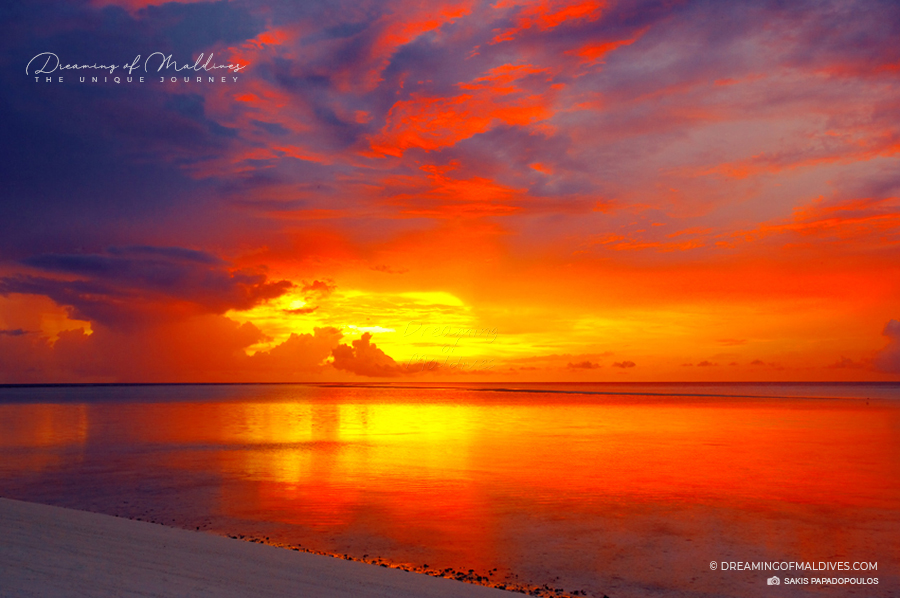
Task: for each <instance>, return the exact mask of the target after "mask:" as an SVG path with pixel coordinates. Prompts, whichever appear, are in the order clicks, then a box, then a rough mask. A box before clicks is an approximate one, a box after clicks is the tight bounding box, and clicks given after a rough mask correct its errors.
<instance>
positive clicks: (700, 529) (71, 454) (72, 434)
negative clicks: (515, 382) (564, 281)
mask: <svg viewBox="0 0 900 598" xmlns="http://www.w3.org/2000/svg"><path fill="white" fill-rule="evenodd" d="M0 495H2V496H7V497H10V498H19V499H24V500H33V501H37V502H44V503H48V504H56V505H61V506H68V507H74V508H80V509H86V510H92V511H98V512H104V513H109V514H114V515H119V516H127V517H135V518H142V519H145V520H152V521H158V522H161V523H165V524H168V525H176V526H180V527H186V528H190V529H194V528H196V527H199V528H201V529H205V530H209V531H213V532H217V533H228V534H242V535H246V536H256V537H268V538H269V539H270V541H272V542H282V543H287V544H301V545H302V546H304V547H307V548H311V549H316V550H323V551H328V552H334V553H340V554H345V553H346V554H349V555H351V556H355V557H362V556H363V555H368V557H369V558H371V557H381V558H383V559H385V560H388V561H391V562H395V563H410V564H413V565H419V566H421V565H423V564H426V563H427V564H428V566H429V567H430V568H445V567H452V568H455V569H459V570H468V569H472V570H473V571H475V572H476V573H485V574H486V572H487V571H489V570H493V569H496V572H494V573H493V574H492V576H491V578H492V579H497V580H503V579H509V580H514V581H519V582H523V583H529V584H533V585H543V584H548V586H550V587H555V588H561V589H564V590H565V591H567V592H573V591H575V590H579V591H582V590H583V591H585V592H586V594H587V595H596V596H603V595H604V594H606V595H608V596H610V597H611V598H624V597H631V596H635V597H637V596H654V595H660V596H678V595H685V596H758V595H762V593H763V592H767V591H771V590H773V589H772V588H769V589H766V588H763V587H762V586H765V585H766V578H767V577H770V576H771V575H773V574H778V575H780V576H782V577H792V578H813V577H825V576H826V574H824V573H821V572H804V573H790V574H781V573H773V572H771V571H769V572H762V571H722V570H721V565H718V563H721V562H723V561H725V562H732V561H742V562H743V561H750V562H756V561H776V562H781V561H802V562H807V561H810V562H814V563H818V562H823V561H824V562H835V561H836V562H849V563H851V564H852V563H854V562H857V561H860V562H877V563H878V569H877V571H869V572H865V573H858V572H850V573H847V572H842V573H841V574H840V575H841V577H853V578H864V579H865V578H872V577H877V578H878V579H879V584H878V586H862V587H861V586H849V585H842V586H838V587H819V586H812V585H803V586H786V585H782V586H781V587H780V588H778V589H777V592H778V595H781V596H803V595H815V596H825V595H827V596H847V595H858V596H889V595H896V594H898V593H900V575H898V565H897V563H898V562H900V558H898V557H900V543H898V542H897V540H896V538H898V537H900V385H896V384H894V385H889V384H880V385H878V384H875V385H872V384H869V385H859V384H838V385H835V384H820V385H808V384H807V385H784V384H767V385H760V384H752V385H751V384H748V385H733V384H732V385H726V384H708V385H697V384H690V385H688V384H681V385H665V384H644V385H622V384H606V385H603V384H588V385H572V384H562V385H528V386H524V387H520V388H516V387H510V386H503V385H461V386H439V387H418V388H403V387H393V386H379V385H373V386H355V387H353V386H307V385H171V386H159V385H147V386H61V387H6V388H0ZM710 561H716V562H717V569H716V570H715V571H712V570H711V569H710ZM827 575H828V576H829V577H833V576H835V575H837V574H836V573H833V572H832V573H828V574H827Z"/></svg>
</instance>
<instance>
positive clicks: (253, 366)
mask: <svg viewBox="0 0 900 598" xmlns="http://www.w3.org/2000/svg"><path fill="white" fill-rule="evenodd" d="M0 22H2V24H3V29H4V31H5V35H4V36H3V38H2V40H0V50H2V51H0V65H2V69H0V102H2V106H0V138H2V139H3V143H2V153H3V155H2V158H3V159H2V160H0V180H2V181H3V189H2V193H0V382H61V381H70V382H79V381H166V380H171V381H218V380H221V381H237V380H265V381H275V380H284V381H290V380H353V379H360V378H384V379H405V378H406V377H414V378H416V379H431V378H433V379H439V378H443V379H460V380H483V379H514V380H576V381H577V380H680V379H686V380H779V379H785V380H810V379H823V380H844V379H856V380H896V379H898V378H897V376H898V372H900V370H898V366H897V359H896V353H897V350H896V344H897V338H898V335H897V334H896V332H897V331H896V326H895V324H896V318H898V317H900V312H898V299H900V275H898V274H900V272H898V264H900V259H898V257H900V255H898V254H900V252H898V246H900V169H898V168H897V166H898V164H897V162H898V153H900V99H898V98H900V93H898V92H900V80H898V75H900V47H898V46H897V44H896V43H895V40H896V39H897V34H898V33H900V6H898V5H897V4H896V3H894V2H887V1H885V2H873V1H866V2H862V1H859V2H794V3H790V4H789V5H785V4H784V3H781V2H755V1H754V2H750V1H746V2H719V3H705V2H691V1H683V2H668V3H658V2H642V1H623V2H615V1H609V2H605V1H600V0H538V1H533V2H520V1H517V0H499V1H494V2H476V1H474V0H447V1H444V0H436V1H434V2H428V3H420V2H409V1H406V0H397V1H390V0H383V1H366V0H363V1H361V2H360V1H354V2H334V1H328V2H304V3H300V4H298V3H295V2H280V1H274V2H260V1H251V0H233V1H218V2H202V1H193V2H162V1H140V0H90V1H89V0H80V1H67V2H61V1H49V0H30V1H28V2H25V1H18V0H12V1H11V2H7V3H5V4H4V6H3V8H0ZM46 52H52V53H54V54H55V55H57V56H58V57H59V60H60V64H62V65H95V64H96V65H107V66H109V65H118V69H117V70H115V71H114V73H112V74H110V73H108V72H106V71H104V70H102V69H65V70H57V71H56V72H54V73H52V75H51V74H41V75H40V76H38V80H37V81H36V80H35V77H34V73H30V74H29V75H26V73H25V70H26V65H28V63H29V61H30V60H31V59H32V58H33V57H35V56H38V55H40V54H42V53H46ZM155 52H160V53H162V54H161V55H162V56H169V55H171V57H172V60H173V61H174V62H176V63H177V64H178V65H195V64H200V65H202V64H204V62H202V61H207V62H206V63H205V64H207V65H210V64H211V65H235V64H240V65H244V68H242V69H240V70H239V71H234V70H229V69H227V68H223V69H218V70H214V71H204V70H194V69H191V70H189V71H188V70H184V71H175V70H174V69H169V70H164V71H157V70H156V69H155V66H154V67H152V68H151V69H150V70H151V71H152V73H150V72H141V71H135V72H134V73H132V77H131V79H132V80H131V81H130V82H129V81H128V80H127V79H126V76H127V75H128V73H127V72H125V71H124V70H123V68H122V65H126V64H129V63H132V61H135V60H136V57H139V58H138V59H137V62H138V63H140V64H143V62H142V61H144V60H146V59H147V58H148V57H149V56H150V55H151V54H153V53H155ZM201 54H202V55H203V57H202V58H201ZM34 64H37V63H33V64H32V66H31V69H32V70H34V69H35V66H34ZM155 64H156V63H154V65H155ZM226 75H227V76H226ZM116 76H119V77H120V81H119V82H118V83H117V82H115V80H114V77H116ZM139 76H144V77H145V80H144V82H140V81H139V80H138V77H139ZM48 77H49V78H50V79H52V81H49V82H48V81H47V80H46V79H47V78H48ZM59 77H63V79H64V81H63V82H59V81H58V78H59ZM82 77H83V78H84V79H85V81H84V82H81V78H82ZM94 77H97V78H98V81H97V82H96V83H95V82H93V78H94ZM173 78H174V79H175V80H174V81H173V80H172V79H173ZM223 78H224V79H225V80H224V81H223V80H222V79H223ZM161 79H162V80H161ZM185 79H187V80H185ZM411 322H416V323H419V325H420V327H421V326H422V325H423V324H424V325H425V329H427V330H429V331H431V332H430V334H428V335H425V334H408V333H407V331H408V330H409V329H410V327H409V325H410V323H411ZM886 323H887V324H886ZM484 330H493V331H494V334H493V340H491V337H489V336H487V335H484V334H476V333H473V332H472V331H484ZM882 332H883V333H884V334H882ZM693 364H697V366H702V367H697V366H693V367H687V366H692V365H693ZM426 365H427V366H428V367H425V366H426Z"/></svg>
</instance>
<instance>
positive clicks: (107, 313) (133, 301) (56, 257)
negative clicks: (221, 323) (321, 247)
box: [0, 246, 292, 326]
mask: <svg viewBox="0 0 900 598" xmlns="http://www.w3.org/2000/svg"><path fill="white" fill-rule="evenodd" d="M23 264H24V265H26V266H29V267H31V268H33V269H36V270H39V271H43V272H46V273H48V274H51V275H53V277H49V276H40V275H31V274H20V275H15V276H9V277H4V278H0V294H4V295H5V294H9V293H25V294H32V295H45V296H47V297H50V298H51V299H53V300H54V301H55V302H56V303H57V304H59V305H63V306H67V307H70V308H71V309H72V310H73V316H74V317H77V318H80V319H87V320H91V321H96V322H100V323H102V324H106V325H113V326H118V325H123V324H127V323H129V322H130V321H140V320H146V319H153V320H159V319H166V318H171V317H178V316H180V315H184V314H197V313H216V314H219V313H224V312H225V311H227V310H229V309H239V310H240V309H249V308H250V307H253V306H254V305H256V304H258V303H260V302H262V301H265V300H267V299H271V298H274V297H278V296H280V295H282V294H284V293H285V292H286V291H287V290H288V289H289V288H291V286H292V284H291V283H290V282H288V281H285V280H282V281H269V280H268V279H267V277H266V276H265V275H264V274H261V273H258V272H252V271H246V270H233V269H229V268H228V264H227V263H226V262H224V261H223V260H221V259H219V258H218V257H216V256H213V255H210V254H208V253H205V252H201V251H196V250H192V249H185V248H181V247H143V246H139V247H120V248H111V249H110V250H109V251H108V252H105V253H103V254H42V255H36V256H33V257H30V258H27V259H25V260H23ZM73 276H74V277H77V278H74V279H73V278H72V277H73Z"/></svg>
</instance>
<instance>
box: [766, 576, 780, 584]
mask: <svg viewBox="0 0 900 598" xmlns="http://www.w3.org/2000/svg"><path fill="white" fill-rule="evenodd" d="M766 585H770V586H780V585H781V580H780V579H778V576H777V575H773V576H772V577H770V578H769V579H767V580H766Z"/></svg>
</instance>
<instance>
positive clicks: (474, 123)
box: [370, 64, 554, 157]
mask: <svg viewBox="0 0 900 598" xmlns="http://www.w3.org/2000/svg"><path fill="white" fill-rule="evenodd" d="M549 75H550V73H549V70H548V69H542V68H538V67H534V66H532V65H512V64H506V65H503V66H499V67H496V68H493V69H491V70H490V71H489V72H488V74H487V75H485V76H483V77H479V78H478V79H475V80H474V81H472V82H471V83H466V84H460V85H459V87H460V88H461V89H465V90H467V91H468V92H469V93H465V94H460V95H456V96H452V97H449V98H441V97H421V96H413V98H412V99H410V100H404V101H400V102H397V103H396V104H394V105H393V107H391V110H390V112H389V113H388V116H387V122H386V124H385V126H384V128H383V129H382V131H381V133H380V134H378V135H377V136H375V137H374V138H372V139H371V140H370V141H371V148H372V150H373V151H375V152H376V153H377V154H380V155H383V156H397V157H399V156H402V155H403V152H404V151H405V150H407V149H409V148H412V147H418V148H422V149H424V150H426V151H431V150H437V149H440V148H442V147H448V146H453V145H455V144H457V143H459V142H460V141H462V140H464V139H468V138H470V137H473V136H475V135H477V134H479V133H484V132H486V131H488V130H490V129H491V128H493V127H495V126H497V125H498V124H505V125H511V126H527V125H531V124H534V123H537V122H540V121H544V120H547V119H548V118H550V117H551V116H552V115H553V112H554V111H553V109H552V108H551V107H550V98H549V95H548V93H541V92H536V93H529V92H528V91H526V90H524V89H522V88H521V87H520V86H519V85H518V83H519V82H523V80H524V79H526V78H529V77H535V76H539V77H541V78H542V79H543V80H546V79H547V78H548V77H549Z"/></svg>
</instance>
